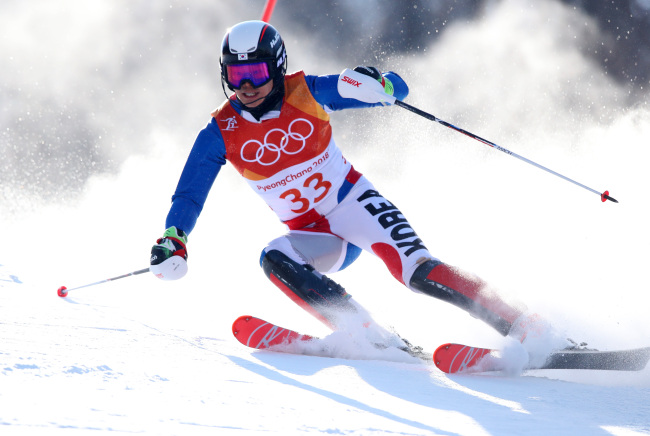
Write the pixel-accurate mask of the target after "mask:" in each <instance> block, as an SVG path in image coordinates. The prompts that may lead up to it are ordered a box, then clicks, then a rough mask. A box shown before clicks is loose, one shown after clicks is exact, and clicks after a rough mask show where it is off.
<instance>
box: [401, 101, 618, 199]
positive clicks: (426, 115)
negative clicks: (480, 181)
mask: <svg viewBox="0 0 650 436" xmlns="http://www.w3.org/2000/svg"><path fill="white" fill-rule="evenodd" d="M395 105H396V106H399V107H401V108H404V109H407V110H410V111H411V112H413V113H416V114H418V115H420V116H422V117H424V118H426V119H428V120H431V121H435V122H436V123H439V124H442V125H443V126H445V127H449V128H450V129H454V130H455V131H457V132H460V133H462V134H463V135H467V136H469V137H470V138H473V139H476V140H477V141H479V142H482V143H483V144H485V145H489V146H490V147H492V148H495V149H497V150H499V151H502V152H504V153H505V154H507V155H510V156H512V157H516V158H517V159H519V160H522V161H524V162H526V163H529V164H531V165H533V166H536V167H537V168H539V169H541V170H544V171H547V172H549V173H551V174H553V175H556V176H558V177H560V178H562V179H564V180H566V181H567V182H571V183H573V184H575V185H578V186H580V187H581V188H584V189H586V190H587V191H591V192H593V193H595V194H598V195H600V199H601V201H603V202H605V201H607V200H609V201H613V202H614V203H618V200H616V199H614V198H613V197H610V196H609V191H605V192H602V193H601V192H598V191H596V190H595V189H591V188H590V187H588V186H585V185H583V184H582V183H578V182H576V181H575V180H573V179H570V178H568V177H566V176H563V175H562V174H560V173H557V172H555V171H553V170H551V169H549V168H546V167H545V166H542V165H540V164H538V163H536V162H533V161H532V160H530V159H526V158H525V157H523V156H520V155H518V154H517V153H514V152H512V151H510V150H508V149H505V148H503V147H500V146H498V145H496V144H495V143H494V142H490V141H488V140H487V139H483V138H481V137H480V136H477V135H475V134H473V133H470V132H468V131H467V130H463V129H461V128H459V127H456V126H454V125H453V124H451V123H448V122H446V121H444V120H441V119H440V118H438V117H436V116H435V115H431V114H429V113H427V112H424V111H423V110H420V109H418V108H416V107H414V106H411V105H409V104H406V103H404V102H403V101H401V100H397V99H396V100H395Z"/></svg>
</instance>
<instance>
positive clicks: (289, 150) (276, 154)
mask: <svg viewBox="0 0 650 436" xmlns="http://www.w3.org/2000/svg"><path fill="white" fill-rule="evenodd" d="M298 122H300V123H302V124H301V125H304V123H306V125H307V127H308V128H309V133H307V134H306V135H303V134H302V133H298V132H296V131H295V130H293V128H294V124H296V123H298ZM275 132H279V133H280V134H281V135H282V136H281V138H280V144H279V145H278V144H275V143H273V142H269V137H270V136H271V134H273V133H275ZM312 133H314V125H313V124H312V123H310V122H309V121H308V120H306V119H304V118H296V119H295V120H293V121H292V122H291V124H289V131H288V132H285V131H284V130H282V129H271V130H269V131H268V132H266V135H264V142H263V143H262V142H260V141H258V140H256V139H249V140H248V141H246V142H245V143H244V145H243V146H242V148H241V158H242V160H244V161H246V162H257V163H258V164H260V165H264V166H270V165H273V164H274V163H276V162H277V161H279V160H280V157H281V156H282V153H286V154H288V155H294V154H298V153H300V152H301V151H302V150H304V148H305V145H307V138H309V137H310V136H311V135H312ZM291 140H293V141H291ZM290 141H291V145H292V146H291V147H289V142H290ZM249 145H250V147H248V146H249ZM298 145H299V147H298V148H297V149H295V148H296V146H298ZM247 147H248V149H249V150H250V149H251V147H257V148H256V149H255V152H254V153H251V152H249V153H246V150H247ZM267 152H268V153H269V155H270V157H267V159H264V157H265V155H266V154H267ZM247 156H255V158H253V159H250V158H249V157H247Z"/></svg>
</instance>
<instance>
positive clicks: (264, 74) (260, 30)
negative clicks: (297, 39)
mask: <svg viewBox="0 0 650 436" xmlns="http://www.w3.org/2000/svg"><path fill="white" fill-rule="evenodd" d="M219 63H220V64H221V79H222V81H223V82H225V84H226V85H227V86H228V88H229V89H230V90H235V89H240V88H241V86H242V85H243V84H244V82H250V83H251V85H253V86H254V87H256V88H257V87H259V86H262V85H264V84H266V83H268V82H269V81H271V80H273V90H274V91H276V90H277V89H279V88H280V87H281V86H282V85H283V83H284V75H285V73H286V71H287V52H286V49H285V47H284V41H283V40H282V37H281V36H280V34H279V33H278V31H277V30H275V28H274V27H273V26H271V25H270V24H268V23H265V22H264V21H244V22H242V23H239V24H236V25H235V26H233V27H232V28H230V29H229V30H228V32H227V33H226V35H225V36H224V37H223V41H222V43H221V59H220V60H219Z"/></svg>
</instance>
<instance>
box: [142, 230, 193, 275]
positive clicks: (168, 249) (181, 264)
mask: <svg viewBox="0 0 650 436" xmlns="http://www.w3.org/2000/svg"><path fill="white" fill-rule="evenodd" d="M186 244H187V235H186V234H185V232H184V231H182V230H181V229H177V228H176V227H170V228H168V229H167V230H165V233H164V234H163V237H162V238H160V239H158V241H156V245H154V246H153V247H152V248H151V258H150V260H149V263H150V265H151V266H150V267H149V271H151V272H152V273H153V274H154V275H155V276H156V277H158V278H160V279H163V280H177V279H180V278H181V277H183V276H184V275H185V274H186V273H187V262H186V260H187V247H186V246H185V245H186Z"/></svg>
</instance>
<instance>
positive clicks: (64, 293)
mask: <svg viewBox="0 0 650 436" xmlns="http://www.w3.org/2000/svg"><path fill="white" fill-rule="evenodd" d="M146 272H149V268H145V269H141V270H138V271H133V272H130V273H128V274H123V275H121V276H117V277H112V278H110V279H106V280H101V281H99V282H95V283H89V284H87V285H83V286H77V287H76V288H72V289H68V288H66V287H65V286H61V287H60V288H59V289H57V291H56V294H57V295H58V296H59V297H66V296H67V295H68V292H70V291H74V290H76V289H81V288H87V287H89V286H95V285H99V284H101V283H106V282H112V281H113V280H118V279H123V278H125V277H129V276H137V275H138V274H143V273H146Z"/></svg>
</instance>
